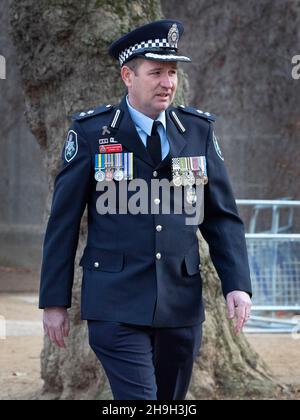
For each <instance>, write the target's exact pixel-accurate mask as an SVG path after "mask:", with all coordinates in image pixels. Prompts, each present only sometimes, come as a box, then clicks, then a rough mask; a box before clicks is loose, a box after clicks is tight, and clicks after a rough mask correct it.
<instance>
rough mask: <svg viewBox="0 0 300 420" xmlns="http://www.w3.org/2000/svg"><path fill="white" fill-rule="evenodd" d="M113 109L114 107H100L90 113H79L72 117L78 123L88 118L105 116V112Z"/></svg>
mask: <svg viewBox="0 0 300 420" xmlns="http://www.w3.org/2000/svg"><path fill="white" fill-rule="evenodd" d="M111 109H113V105H102V106H98V107H97V108H95V109H90V110H89V111H82V112H77V113H76V114H74V115H72V119H73V120H77V121H79V120H84V119H86V118H90V117H94V116H95V115H99V114H104V112H108V111H110V110H111Z"/></svg>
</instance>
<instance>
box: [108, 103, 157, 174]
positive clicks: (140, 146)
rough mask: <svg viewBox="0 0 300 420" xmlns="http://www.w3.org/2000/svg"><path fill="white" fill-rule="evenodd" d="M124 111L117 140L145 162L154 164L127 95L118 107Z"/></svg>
mask: <svg viewBox="0 0 300 420" xmlns="http://www.w3.org/2000/svg"><path fill="white" fill-rule="evenodd" d="M117 109H120V110H121V111H122V119H121V121H120V125H119V128H118V131H117V133H116V136H115V140H116V142H118V143H121V144H122V145H123V146H125V147H126V149H128V150H130V151H131V152H133V154H134V156H138V157H139V158H140V159H142V160H143V161H144V162H146V163H148V164H149V165H151V166H154V163H153V162H152V159H151V156H150V155H149V153H148V151H147V149H146V147H145V146H144V143H143V142H142V140H141V139H140V136H139V135H138V132H137V131H136V128H135V125H134V122H133V121H132V119H131V116H130V113H129V110H128V107H127V103H126V97H124V98H123V100H122V102H121V103H120V105H119V106H118V107H117Z"/></svg>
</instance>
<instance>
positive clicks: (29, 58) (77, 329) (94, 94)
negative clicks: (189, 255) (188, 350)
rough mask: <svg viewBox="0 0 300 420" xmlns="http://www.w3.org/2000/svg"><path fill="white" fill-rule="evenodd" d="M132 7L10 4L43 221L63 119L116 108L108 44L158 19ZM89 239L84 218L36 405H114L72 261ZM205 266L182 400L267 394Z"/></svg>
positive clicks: (149, 1) (50, 1)
mask: <svg viewBox="0 0 300 420" xmlns="http://www.w3.org/2000/svg"><path fill="white" fill-rule="evenodd" d="M128 4H129V3H128V2H126V1H124V0H111V1H104V0H94V1H82V2H69V1H62V0H56V1H54V0H47V1H46V0H41V1H39V2H36V1H34V0H26V1H25V0H24V1H22V2H20V1H18V0H13V1H11V23H12V28H13V37H14V42H15V44H16V47H17V51H18V55H19V66H20V71H21V77H22V83H23V88H24V93H25V103H26V110H27V111H26V113H27V120H28V123H29V126H30V128H31V130H32V132H33V133H34V135H35V136H36V139H37V141H38V142H39V144H40V146H41V148H42V150H43V151H44V156H45V168H46V171H47V174H48V183H49V196H48V204H47V212H46V215H48V214H49V210H50V203H51V197H52V192H53V183H54V178H55V176H56V174H57V173H58V170H59V167H60V155H61V150H62V147H63V143H64V139H65V136H66V132H67V129H68V120H67V117H69V116H70V115H71V114H72V113H73V112H75V111H78V110H81V109H82V110H84V109H87V108H90V107H93V106H96V105H99V104H105V103H117V102H118V101H119V99H120V97H121V96H122V93H123V91H124V88H123V86H122V84H121V81H120V76H119V69H118V67H117V65H116V63H114V62H113V61H112V59H110V58H109V57H108V55H107V52H106V51H107V46H108V45H109V44H110V43H111V42H112V41H113V40H114V39H115V38H117V37H118V36H119V35H120V34H121V33H124V32H127V31H129V30H131V29H132V28H134V27H136V26H137V25H139V24H143V23H145V22H147V21H151V20H155V19H157V18H159V17H160V14H161V10H160V4H159V2H158V1H157V0H133V1H131V2H130V8H129V7H128ZM183 82H184V83H183V84H184V85H185V86H184V87H183V84H182V86H181V93H182V95H181V97H180V100H184V95H183V92H186V91H187V81H186V79H185V78H183ZM86 231H87V229H86V217H85V216H84V217H83V221H82V225H81V235H80V240H79V247H78V252H77V258H76V267H77V268H76V271H75V281H74V290H73V302H72V308H71V310H70V317H71V323H72V328H71V334H70V337H69V339H68V346H67V349H66V350H58V349H56V348H54V346H52V345H51V344H50V342H49V340H48V339H47V338H46V339H45V343H44V349H43V352H42V356H41V363H42V378H43V379H44V381H45V386H44V389H43V391H42V393H41V395H40V398H49V399H54V398H56V399H89V398H91V399H93V398H98V399H99V398H100V399H109V398H112V397H111V392H110V389H109V386H108V381H107V380H106V377H105V374H104V372H103V370H102V369H100V368H99V363H98V361H97V360H96V358H95V356H94V354H93V352H92V350H91V349H90V348H89V346H88V338H87V329H86V323H85V322H81V320H80V308H79V301H80V282H81V269H80V268H79V267H78V256H79V255H81V254H82V250H83V246H84V243H85V239H86ZM202 246H204V245H202ZM202 252H204V250H202ZM205 252H206V255H207V250H206V251H205ZM205 258H206V262H205V266H204V271H203V277H205V278H206V301H207V315H206V316H207V321H206V326H205V335H204V343H203V349H202V352H201V353H202V355H201V357H200V358H198V360H197V362H196V364H195V368H194V374H193V379H192V383H191V387H190V392H189V395H188V398H191V399H200V398H214V397H215V396H217V395H226V396H233V397H234V396H239V397H243V396H255V395H256V396H257V395H260V396H262V395H263V396H270V395H272V393H273V392H274V390H275V388H276V386H275V385H274V383H273V381H272V379H271V377H270V375H269V373H268V371H267V368H266V367H265V366H264V364H263V363H262V361H261V360H260V359H259V358H258V356H257V355H256V354H255V353H254V352H253V351H252V349H251V348H250V347H249V345H248V344H247V342H246V340H245V339H244V337H243V336H240V337H236V336H234V335H233V333H232V331H231V329H230V326H229V324H228V322H227V321H226V318H225V308H224V301H223V298H222V297H221V294H220V287H219V285H218V284H217V283H218V280H217V276H216V274H215V272H214V269H213V268H212V266H211V263H210V262H208V261H209V258H208V256H207V257H205ZM203 265H204V264H203Z"/></svg>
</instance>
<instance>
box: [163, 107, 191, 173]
mask: <svg viewBox="0 0 300 420" xmlns="http://www.w3.org/2000/svg"><path fill="white" fill-rule="evenodd" d="M171 110H172V111H173V108H169V109H167V111H166V125H167V138H168V140H169V144H170V151H169V153H168V155H167V156H166V157H165V158H164V159H163V160H162V162H161V163H160V164H159V165H158V167H157V168H158V169H159V168H162V167H164V166H167V165H171V159H172V158H173V157H178V156H180V154H181V152H182V150H183V149H184V148H185V146H186V144H187V141H186V139H185V137H184V134H182V133H181V132H180V131H179V130H178V129H177V127H176V126H175V124H174V122H173V121H172V119H171V117H170V114H169V113H170V112H171Z"/></svg>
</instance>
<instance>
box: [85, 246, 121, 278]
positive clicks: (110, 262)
mask: <svg viewBox="0 0 300 420" xmlns="http://www.w3.org/2000/svg"><path fill="white" fill-rule="evenodd" d="M79 264H80V265H81V266H82V267H84V268H87V269H88V270H95V271H106V272H109V273H118V272H120V271H122V270H123V268H124V254H123V253H122V252H115V251H108V250H105V249H101V248H94V247H86V248H85V250H84V253H83V255H82V257H81V260H80V263H79Z"/></svg>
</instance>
